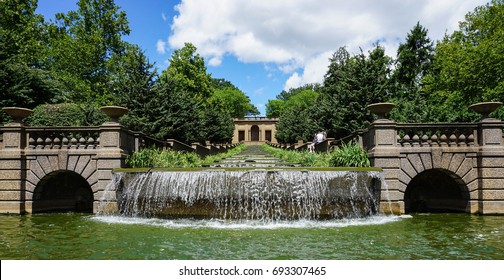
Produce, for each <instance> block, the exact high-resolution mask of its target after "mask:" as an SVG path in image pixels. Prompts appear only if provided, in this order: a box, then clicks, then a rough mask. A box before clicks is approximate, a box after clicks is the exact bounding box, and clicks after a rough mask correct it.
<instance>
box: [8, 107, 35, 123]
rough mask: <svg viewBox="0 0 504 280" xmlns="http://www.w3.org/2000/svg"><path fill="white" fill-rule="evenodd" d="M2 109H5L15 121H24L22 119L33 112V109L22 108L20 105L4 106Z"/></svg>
mask: <svg viewBox="0 0 504 280" xmlns="http://www.w3.org/2000/svg"><path fill="white" fill-rule="evenodd" d="M2 110H4V112H5V113H7V115H9V116H10V117H11V118H13V119H14V123H18V124H20V123H22V122H21V121H22V120H23V119H24V118H26V117H28V116H29V115H31V113H33V110H30V109H26V108H20V107H3V108H2Z"/></svg>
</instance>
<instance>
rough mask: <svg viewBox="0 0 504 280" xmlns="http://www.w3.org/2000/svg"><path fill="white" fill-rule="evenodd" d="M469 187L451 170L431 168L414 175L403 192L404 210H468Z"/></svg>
mask: <svg viewBox="0 0 504 280" xmlns="http://www.w3.org/2000/svg"><path fill="white" fill-rule="evenodd" d="M469 202H470V195H469V189H468V186H467V185H466V183H465V182H464V180H463V179H462V178H461V177H460V176H459V175H457V174H456V173H454V172H453V171H450V170H447V169H442V168H433V169H428V170H424V171H422V172H420V173H418V174H417V175H416V176H414V177H413V178H412V179H411V181H409V182H408V184H407V186H406V191H405V193H404V207H405V212H406V213H408V212H420V213H426V212H431V213H440V212H468V211H469V208H470V205H469Z"/></svg>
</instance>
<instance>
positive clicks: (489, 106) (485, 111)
mask: <svg viewBox="0 0 504 280" xmlns="http://www.w3.org/2000/svg"><path fill="white" fill-rule="evenodd" d="M500 106H502V102H480V103H476V104H473V105H471V106H469V109H471V110H473V111H474V112H476V113H478V114H480V115H481V119H482V120H483V119H487V118H488V115H490V113H492V112H493V111H495V110H497V108H499V107H500Z"/></svg>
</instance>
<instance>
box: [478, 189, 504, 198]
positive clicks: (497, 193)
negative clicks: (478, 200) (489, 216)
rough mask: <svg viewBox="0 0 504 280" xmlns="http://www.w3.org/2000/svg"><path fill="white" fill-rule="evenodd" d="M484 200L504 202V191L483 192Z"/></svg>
mask: <svg viewBox="0 0 504 280" xmlns="http://www.w3.org/2000/svg"><path fill="white" fill-rule="evenodd" d="M482 194H483V200H503V201H504V190H483V191H482Z"/></svg>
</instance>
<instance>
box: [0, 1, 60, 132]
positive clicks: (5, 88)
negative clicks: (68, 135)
mask: <svg viewBox="0 0 504 280" xmlns="http://www.w3.org/2000/svg"><path fill="white" fill-rule="evenodd" d="M36 7H37V1H35V0H8V1H2V2H1V4H0V108H1V107H8V106H19V107H28V108H34V107H35V106H37V105H39V104H41V103H44V102H55V101H57V95H58V93H59V92H60V88H59V84H58V82H57V81H55V80H54V78H53V77H52V76H51V74H50V73H49V72H48V71H46V70H44V69H43V67H42V66H43V65H44V61H45V53H44V52H45V42H46V40H47V32H46V26H45V24H44V19H43V17H42V16H41V15H38V14H36V13H35V9H36ZM7 121H8V120H7V116H6V114H4V112H3V111H1V112H0V123H4V122H7Z"/></svg>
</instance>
